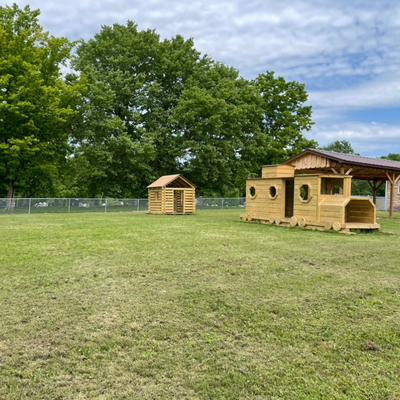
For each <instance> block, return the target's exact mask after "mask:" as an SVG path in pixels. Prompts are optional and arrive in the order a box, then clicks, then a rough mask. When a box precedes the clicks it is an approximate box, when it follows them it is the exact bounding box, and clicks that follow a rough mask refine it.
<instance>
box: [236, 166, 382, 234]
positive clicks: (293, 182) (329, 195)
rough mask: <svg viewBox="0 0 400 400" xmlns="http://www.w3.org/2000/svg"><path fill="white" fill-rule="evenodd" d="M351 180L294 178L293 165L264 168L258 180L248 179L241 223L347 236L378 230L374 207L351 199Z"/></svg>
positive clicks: (366, 200) (325, 175) (313, 176)
mask: <svg viewBox="0 0 400 400" xmlns="http://www.w3.org/2000/svg"><path fill="white" fill-rule="evenodd" d="M351 179H352V176H350V175H346V174H344V173H342V174H341V173H338V172H336V173H334V172H333V171H331V172H330V173H329V172H326V173H315V174H310V173H308V174H301V175H295V168H294V166H293V165H290V164H289V165H287V164H286V163H284V164H280V165H265V166H263V167H262V177H261V178H255V179H248V180H247V184H246V214H244V215H242V216H241V218H242V220H244V221H259V222H261V223H264V224H276V225H283V226H296V225H299V226H300V227H302V228H310V229H318V230H331V229H334V230H335V231H339V232H342V233H349V232H350V230H351V229H379V228H380V225H379V224H377V223H376V208H375V204H374V203H373V202H372V201H371V200H370V199H369V198H368V197H351Z"/></svg>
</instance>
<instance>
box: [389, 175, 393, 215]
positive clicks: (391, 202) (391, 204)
mask: <svg viewBox="0 0 400 400" xmlns="http://www.w3.org/2000/svg"><path fill="white" fill-rule="evenodd" d="M393 205H394V183H393V182H392V181H391V180H390V205H389V217H393Z"/></svg>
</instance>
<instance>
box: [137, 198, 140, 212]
mask: <svg viewBox="0 0 400 400" xmlns="http://www.w3.org/2000/svg"><path fill="white" fill-rule="evenodd" d="M139 204H140V199H137V211H138V212H139V208H140V207H139Z"/></svg>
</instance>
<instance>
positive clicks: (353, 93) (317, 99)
mask: <svg viewBox="0 0 400 400" xmlns="http://www.w3.org/2000/svg"><path fill="white" fill-rule="evenodd" d="M309 103H310V104H312V105H313V106H314V108H315V109H316V110H319V109H321V108H322V109H325V110H330V111H331V112H332V113H333V112H339V111H349V110H361V109H366V108H375V109H377V108H393V107H399V105H400V74H399V73H398V72H397V71H396V73H392V74H389V73H387V74H385V75H384V76H381V77H379V78H377V79H375V80H371V81H369V82H367V83H364V84H362V85H359V86H358V87H356V88H354V87H353V88H349V89H342V90H330V91H318V92H310V93H309ZM399 112H400V111H399ZM321 114H322V113H321Z"/></svg>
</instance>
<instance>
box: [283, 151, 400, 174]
mask: <svg viewBox="0 0 400 400" xmlns="http://www.w3.org/2000/svg"><path fill="white" fill-rule="evenodd" d="M283 164H286V165H292V166H293V167H294V168H295V170H296V172H304V173H308V174H309V173H326V172H330V171H332V170H337V169H338V168H340V167H346V168H350V169H351V175H352V176H353V178H355V179H371V180H374V179H375V180H387V179H388V177H387V173H389V174H390V173H397V174H398V173H399V172H400V162H399V161H391V160H382V159H379V158H370V157H361V156H355V155H351V154H342V153H335V152H333V151H326V150H316V149H306V150H304V151H302V152H301V153H299V154H297V155H296V156H294V157H292V158H290V159H289V160H287V161H285V162H284V163H283Z"/></svg>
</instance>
